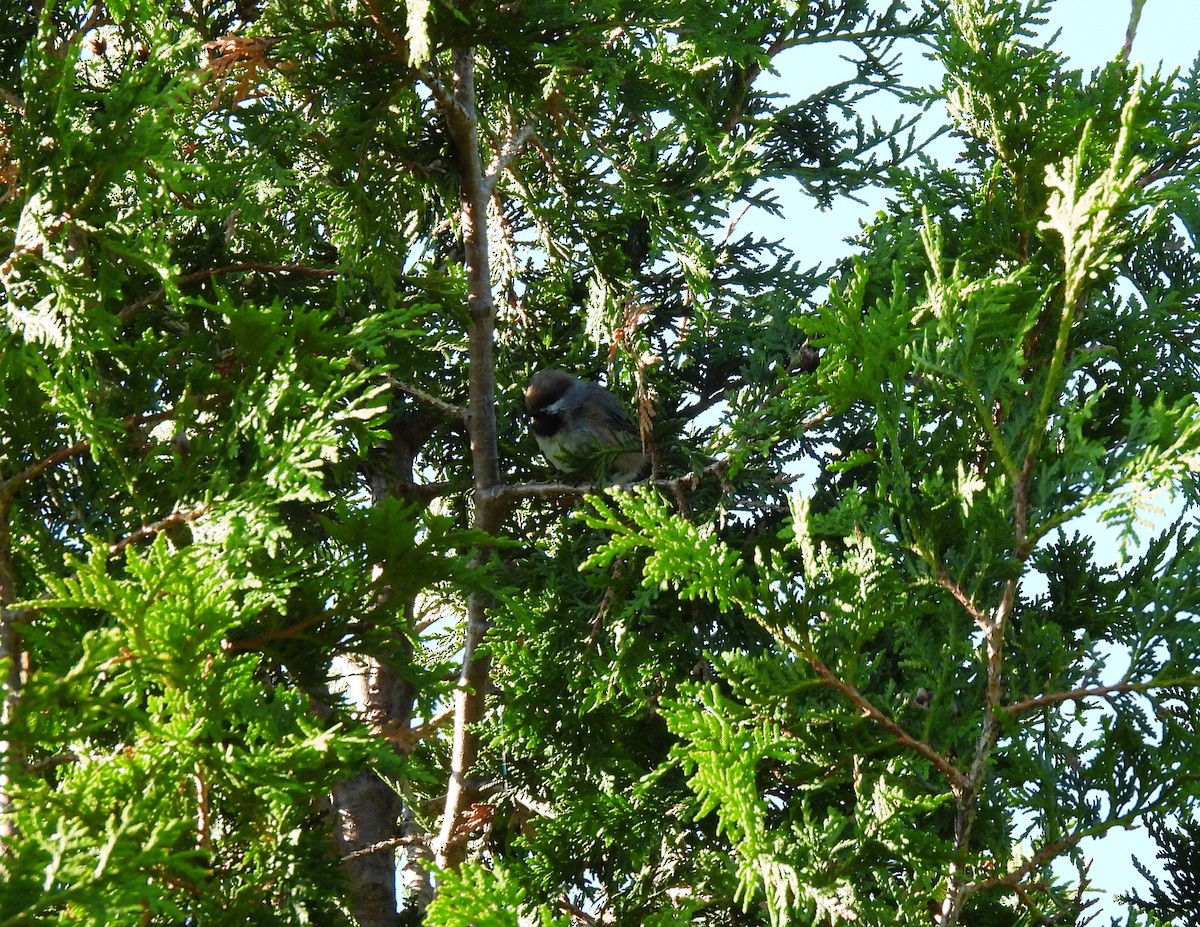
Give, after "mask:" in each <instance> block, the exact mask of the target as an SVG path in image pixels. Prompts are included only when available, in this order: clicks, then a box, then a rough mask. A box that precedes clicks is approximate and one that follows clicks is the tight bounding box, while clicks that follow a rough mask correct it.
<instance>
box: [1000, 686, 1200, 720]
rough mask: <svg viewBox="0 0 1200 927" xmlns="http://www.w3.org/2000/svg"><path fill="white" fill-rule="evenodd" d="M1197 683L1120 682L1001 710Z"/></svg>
mask: <svg viewBox="0 0 1200 927" xmlns="http://www.w3.org/2000/svg"><path fill="white" fill-rule="evenodd" d="M1197 681H1198V680H1197V679H1196V678H1195V677H1192V678H1189V679H1187V680H1173V681H1171V682H1128V681H1121V682H1115V683H1113V684H1112V685H1109V686H1085V687H1081V688H1078V689H1071V690H1069V691H1065V692H1051V693H1050V694H1049V695H1035V696H1031V697H1029V698H1024V699H1021V700H1020V701H1017V702H1010V703H1009V704H1007V705H1005V706H1004V707H1003V709H1002V710H1003V711H1004V713H1005V714H1009V715H1019V714H1024V713H1025V712H1027V711H1036V710H1037V709H1039V708H1048V707H1049V706H1051V705H1059V704H1061V703H1062V702H1081V701H1084V700H1085V699H1089V698H1108V697H1109V696H1110V695H1116V694H1119V693H1121V692H1146V691H1148V690H1150V689H1160V688H1163V687H1165V686H1169V685H1178V684H1181V683H1185V682H1187V683H1192V684H1195V683H1196V682H1197Z"/></svg>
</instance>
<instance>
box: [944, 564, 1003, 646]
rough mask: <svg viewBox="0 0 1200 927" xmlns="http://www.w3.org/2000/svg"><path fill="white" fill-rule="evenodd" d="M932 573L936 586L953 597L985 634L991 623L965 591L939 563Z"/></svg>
mask: <svg viewBox="0 0 1200 927" xmlns="http://www.w3.org/2000/svg"><path fill="white" fill-rule="evenodd" d="M934 572H935V574H936V576H937V581H938V585H939V586H941V587H942V588H943V589H945V590H946V591H947V592H949V593H950V594H951V595H952V596H954V600H955V601H956V602H958V604H959V605H961V606H962V607H963V609H965V610H966V612H967V614H968V615H970V616H971V618H972V619H973V620H974V622H975V624H976V625H978V626H979V629H980V630H981V631H984V632H986V631H987V629H988V625H989V624H990V623H991V622H990V619H989V618H988V617H987V616H986V615H985V614H984V613H983V612H982V611H980V609H979V606H978V605H976V604H975V603H974V601H972V599H971V597H970V596H969V595H967V592H966V590H965V589H963V587H962V586H960V585H959V584H958V583H956V582H955V581H954V579H953V578H952V577H951V576H950V574H949V573H947V572H946V568H945V567H944V566H942V565H941V564H940V563H938V564H936V565H935V569H934Z"/></svg>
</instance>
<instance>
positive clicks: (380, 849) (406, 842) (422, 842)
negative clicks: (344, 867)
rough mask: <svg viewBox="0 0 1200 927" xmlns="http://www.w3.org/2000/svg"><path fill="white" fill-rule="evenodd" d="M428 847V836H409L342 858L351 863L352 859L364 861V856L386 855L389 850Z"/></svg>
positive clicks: (389, 840)
mask: <svg viewBox="0 0 1200 927" xmlns="http://www.w3.org/2000/svg"><path fill="white" fill-rule="evenodd" d="M428 845H429V835H428V834H408V835H405V836H403V837H392V838H390V839H388V840H380V841H379V842H378V843H373V844H371V845H370V846H369V847H363V848H362V849H359V850H355V851H354V852H353V853H347V854H346V855H345V856H343V857H342V862H349V861H350V860H352V859H362V858H363V857H364V856H374V855H375V854H376V853H386V852H387V851H388V850H395V849H397V848H398V847H412V846H428Z"/></svg>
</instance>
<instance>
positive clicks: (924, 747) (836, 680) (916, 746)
mask: <svg viewBox="0 0 1200 927" xmlns="http://www.w3.org/2000/svg"><path fill="white" fill-rule="evenodd" d="M803 656H804V659H805V660H807V661H808V663H809V665H810V666H811V667H812V668H813V669H814V670H816V671H817V675H818V676H820V677H821V680H822V681H823V682H824V683H825V684H826V685H827V686H829V687H830V688H832V689H835V690H837V691H838V692H840V693H841V694H842V695H843V696H845V697H846V698H847V699H848V700H849V701H851V702H853V703H854V704H855V705H856V706H857V707H858V708H859V710H860V711H861V712H862V715H863V717H865V718H869V719H870V720H871V721H874V722H875V723H876V724H878V725H879V726H880V727H882V728H883V729H884V730H886V731H887V732H888V733H889V734H891V735H892V736H893V737H894V738H896V741H897V742H898V743H899V744H900V745H901V746H904V747H907V748H908V749H909V750H911V751H913V752H914V753H916V754H917V755H919V756H921V757H924V758H925V759H926V760H928V761H929V762H930V764H932V765H933V767H934V768H935V769H936V770H937V771H938V772H940V773H941V774H942V775H943V776H945V777H946V780H947V781H948V782H949V783H950V787H951V788H953V789H955V790H956V791H957V790H959V789H961V788H963V787H964V785H965V784H966V783H965V780H964V778H963V774H962V771H961V770H960V769H959V768H958V767H957V766H955V765H954V764H953V763H951V762H950V761H949V760H948V759H946V757H944V756H942V755H941V754H940V753H938V752H937V751H936V750H934V749H933V747H931V746H929V744H927V743H925V741H923V740H917V738H915V737H913V736H912V735H911V734H909V733H908V731H906V730H904V728H903V727H901V726H900V725H899V724H897V723H896V722H895V721H893V720H892V719H891V718H890V717H889V716H888V715H886V714H885V713H884V712H882V711H880V710H879V709H878V708H876V707H875V706H874V705H872V704H871V703H870V702H869V701H868V700H867V699H866V697H865V696H863V694H862V693H861V692H859V691H858V689H856V688H855V687H854V686H852V685H851V684H850V683H848V682H846V681H845V680H843V679H841V678H840V677H839V676H837V675H836V674H835V673H834V672H833V671H832V670H831V669H829V667H827V666H826V665H825V664H824V663H822V662H821V661H820V660H819V659H817V658H816V657H815V656H812V655H810V654H804V655H803Z"/></svg>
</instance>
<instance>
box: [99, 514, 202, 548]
mask: <svg viewBox="0 0 1200 927" xmlns="http://www.w3.org/2000/svg"><path fill="white" fill-rule="evenodd" d="M207 511H208V506H207V505H198V506H196V508H194V509H189V510H188V511H186V512H181V511H179V510H176V511H174V512H172V513H171V514H170V515H167V516H165V517H163V518H160V519H159V520H158V521H156V522H152V523H151V524H149V525H142V527H140V528H138V529H137V530H136V531H134V532H131V533H130V534H127V535H126V536H125V537H123V538H121V540H119V541H114V542H113V543H112V544H109V545H108V555H109V556H110V557H114V556H116V555H117V554H119V553H120V552H121V551H123V550H124V549H125V548H126V547H128V546H129V545H130V544H136V543H137V542H138V541H142V540H145V539H146V538H148V537H153V536H154V535H156V534H158V533H159V532H160V531H165V530H166V529H167V528H171V527H174V526H175V525H186V524H188V523H189V522H193V521H195V520H196V519H197V518H199V517H200V516H201V515H203V514H204V513H205V512H207Z"/></svg>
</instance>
